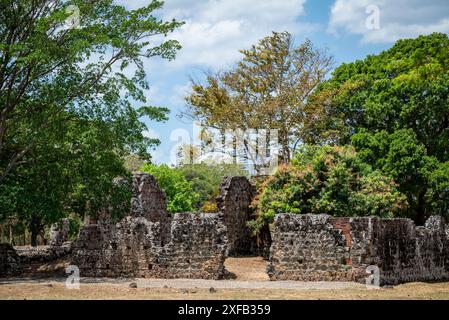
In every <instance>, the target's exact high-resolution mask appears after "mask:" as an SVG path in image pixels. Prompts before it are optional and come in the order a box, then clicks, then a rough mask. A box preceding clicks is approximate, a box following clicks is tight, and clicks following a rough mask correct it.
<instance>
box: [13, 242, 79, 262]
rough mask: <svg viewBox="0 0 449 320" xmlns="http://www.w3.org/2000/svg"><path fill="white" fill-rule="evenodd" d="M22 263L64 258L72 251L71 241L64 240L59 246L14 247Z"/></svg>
mask: <svg viewBox="0 0 449 320" xmlns="http://www.w3.org/2000/svg"><path fill="white" fill-rule="evenodd" d="M15 250H16V252H17V254H18V256H19V258H20V262H21V263H22V264H23V265H39V264H41V263H46V262H51V261H55V260H58V259H61V258H64V257H66V256H68V255H70V253H71V252H72V243H71V242H70V241H67V242H64V243H63V244H62V245H60V246H51V245H50V246H38V247H15Z"/></svg>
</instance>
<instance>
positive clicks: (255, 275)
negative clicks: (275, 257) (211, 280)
mask: <svg viewBox="0 0 449 320" xmlns="http://www.w3.org/2000/svg"><path fill="white" fill-rule="evenodd" d="M267 263H268V262H267V261H266V260H264V259H263V257H261V256H240V257H228V258H226V261H225V268H226V270H227V271H228V272H229V273H230V274H231V278H232V279H235V280H240V281H268V280H270V279H269V278H268V274H267Z"/></svg>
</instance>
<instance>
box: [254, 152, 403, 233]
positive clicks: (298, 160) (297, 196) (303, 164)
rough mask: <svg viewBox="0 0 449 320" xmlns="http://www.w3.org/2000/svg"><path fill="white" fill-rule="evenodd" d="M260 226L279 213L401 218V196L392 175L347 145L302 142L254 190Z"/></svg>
mask: <svg viewBox="0 0 449 320" xmlns="http://www.w3.org/2000/svg"><path fill="white" fill-rule="evenodd" d="M253 205H254V207H255V208H256V210H257V212H258V216H259V219H258V220H257V221H255V222H254V224H253V226H255V227H256V229H257V228H260V227H261V226H262V225H263V224H264V223H270V222H272V221H273V219H274V216H275V215H276V214H278V213H298V214H305V213H315V214H320V213H326V214H330V215H333V216H344V217H351V216H365V215H373V216H380V217H384V218H392V217H398V216H402V215H403V213H404V210H405V209H406V208H407V205H408V204H407V199H406V197H405V195H403V194H402V193H401V192H399V191H398V188H397V185H396V184H395V182H394V181H393V179H391V178H388V177H385V176H383V175H382V174H381V173H380V172H379V171H377V170H373V169H372V168H371V166H370V165H368V164H366V163H364V162H363V161H362V160H361V159H360V158H359V157H358V156H357V153H356V152H355V150H354V148H353V147H351V146H344V147H339V146H324V147H319V146H309V145H307V146H303V147H302V148H301V149H300V150H299V152H298V153H297V154H296V155H295V157H294V159H293V161H292V163H291V164H289V165H284V166H281V167H280V168H279V169H278V170H277V172H276V173H275V174H274V175H273V176H271V177H269V178H268V179H267V180H266V181H265V182H263V184H262V185H261V186H260V188H259V195H258V196H257V198H256V199H255V201H254V204H253Z"/></svg>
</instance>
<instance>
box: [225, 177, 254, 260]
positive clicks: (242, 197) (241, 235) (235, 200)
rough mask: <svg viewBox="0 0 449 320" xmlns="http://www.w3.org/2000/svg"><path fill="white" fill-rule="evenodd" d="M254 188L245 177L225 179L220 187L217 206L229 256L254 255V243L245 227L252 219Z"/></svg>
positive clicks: (249, 231)
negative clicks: (226, 231)
mask: <svg viewBox="0 0 449 320" xmlns="http://www.w3.org/2000/svg"><path fill="white" fill-rule="evenodd" d="M255 193H256V190H255V188H254V186H253V185H252V184H251V183H250V182H249V181H248V179H247V178H245V177H227V178H225V179H224V180H223V183H222V184H221V187H220V194H219V196H218V197H217V206H218V209H219V212H220V216H221V218H222V219H223V222H224V224H225V225H226V228H227V229H228V245H229V255H230V256H236V255H245V254H251V253H254V252H255V250H256V241H255V239H254V237H252V235H251V230H250V229H249V228H248V227H247V222H248V221H249V220H251V219H252V210H251V209H250V205H251V202H252V200H253V198H254V196H255Z"/></svg>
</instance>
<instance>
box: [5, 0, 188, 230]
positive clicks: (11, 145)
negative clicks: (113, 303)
mask: <svg viewBox="0 0 449 320" xmlns="http://www.w3.org/2000/svg"><path fill="white" fill-rule="evenodd" d="M70 5H76V6H77V7H78V8H79V12H80V20H79V22H80V24H79V26H78V27H75V28H67V27H65V21H66V20H67V18H68V17H69V15H70V13H68V12H67V11H66V9H67V8H68V6H70ZM162 5H163V2H162V1H158V0H152V1H149V4H148V5H147V6H145V7H143V8H139V9H136V10H127V9H126V8H125V7H123V6H118V5H116V4H115V3H114V2H113V1H112V0H98V1H94V2H92V1H82V0H72V1H50V2H49V1H44V0H37V1H34V0H33V1H31V0H20V1H19V0H7V1H2V2H1V3H0V39H1V40H0V60H1V61H2V63H1V65H0V83H1V84H2V85H1V86H2V90H1V91H0V219H4V218H7V217H15V218H17V219H18V220H19V221H20V222H23V223H24V224H26V225H28V226H29V228H30V230H31V231H32V234H33V235H34V236H36V233H37V232H39V231H40V230H42V229H43V228H44V226H45V225H49V224H52V223H54V222H56V221H58V220H59V219H60V218H61V217H66V216H68V215H69V214H71V213H76V214H78V215H80V216H83V215H84V214H91V215H94V216H95V215H96V214H97V213H98V210H99V209H100V208H103V207H106V206H111V207H113V208H117V210H114V212H115V213H114V216H116V217H118V216H119V215H120V214H121V213H123V210H124V203H127V200H126V199H128V200H129V196H130V195H129V192H126V190H125V189H126V188H123V186H122V185H117V184H115V183H114V182H113V179H114V178H115V177H117V176H121V177H124V178H129V174H128V172H127V171H126V170H125V168H124V163H123V159H124V158H125V157H126V156H128V155H129V154H133V155H138V156H139V157H140V158H141V159H145V160H148V159H149V158H150V155H149V153H148V150H149V148H150V147H151V146H154V145H156V144H157V143H159V141H157V140H154V139H148V138H146V137H144V136H143V134H142V132H143V131H144V130H146V129H147V126H146V125H145V123H144V121H143V120H144V119H143V117H145V118H146V119H148V118H149V119H150V120H155V121H165V120H166V119H167V114H168V112H169V110H168V109H167V108H161V107H155V106H149V105H148V104H147V101H146V98H145V91H146V90H148V89H149V84H148V82H147V78H146V72H145V68H144V61H145V60H147V59H151V58H156V57H158V58H163V59H168V60H171V59H173V58H174V57H175V53H176V52H177V51H178V50H179V49H180V45H179V43H177V42H176V41H174V40H168V39H166V36H168V34H169V33H171V32H173V31H174V30H176V29H177V28H178V27H179V26H181V25H182V23H180V22H177V21H175V20H169V21H163V20H161V19H160V18H158V17H157V16H158V13H157V10H159V9H161V8H162ZM18 30H19V31H20V32H19V33H20V35H19V33H18ZM131 101H132V102H133V103H131Z"/></svg>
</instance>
